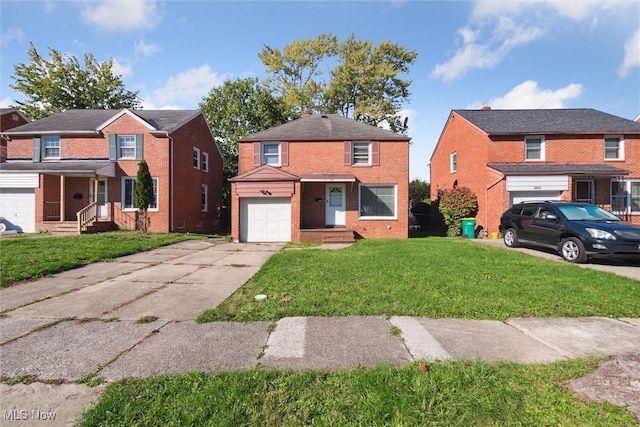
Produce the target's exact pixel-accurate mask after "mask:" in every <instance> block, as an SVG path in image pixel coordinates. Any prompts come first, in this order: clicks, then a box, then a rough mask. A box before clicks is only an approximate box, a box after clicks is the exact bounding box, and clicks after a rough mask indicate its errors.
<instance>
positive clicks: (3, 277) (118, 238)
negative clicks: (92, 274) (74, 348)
mask: <svg viewBox="0 0 640 427" xmlns="http://www.w3.org/2000/svg"><path fill="white" fill-rule="evenodd" d="M189 239H206V236H203V235H197V234H184V233H171V234H168V233H147V234H145V233H142V232H136V231H114V232H110V233H100V234H83V235H79V236H64V237H42V236H37V235H35V236H17V237H13V238H8V239H2V240H0V283H1V285H2V286H3V287H4V286H8V285H10V284H12V283H15V282H17V281H20V280H28V279H34V278H38V277H45V276H47V275H50V274H53V273H57V272H60V271H64V270H68V269H71V268H75V267H79V266H81V265H85V264H90V263H92V262H97V261H108V260H110V259H113V258H116V257H119V256H124V255H130V254H133V253H136V252H142V251H148V250H151V249H155V248H158V247H160V246H165V245H169V244H171V243H177V242H180V241H183V240H189Z"/></svg>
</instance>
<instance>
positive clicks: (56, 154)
mask: <svg viewBox="0 0 640 427" xmlns="http://www.w3.org/2000/svg"><path fill="white" fill-rule="evenodd" d="M44 158H45V159H59V158H60V137H59V136H45V137H44Z"/></svg>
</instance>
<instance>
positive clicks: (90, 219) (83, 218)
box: [76, 202, 98, 234]
mask: <svg viewBox="0 0 640 427" xmlns="http://www.w3.org/2000/svg"><path fill="white" fill-rule="evenodd" d="M76 217H77V218H78V234H80V233H82V230H85V229H86V228H87V225H91V224H93V223H94V222H96V221H97V220H98V203H96V202H93V203H91V204H90V205H87V206H85V207H84V208H82V209H80V210H79V211H78V213H76Z"/></svg>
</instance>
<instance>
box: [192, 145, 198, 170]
mask: <svg viewBox="0 0 640 427" xmlns="http://www.w3.org/2000/svg"><path fill="white" fill-rule="evenodd" d="M193 168H194V169H200V149H199V148H196V147H193Z"/></svg>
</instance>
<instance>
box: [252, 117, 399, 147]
mask: <svg viewBox="0 0 640 427" xmlns="http://www.w3.org/2000/svg"><path fill="white" fill-rule="evenodd" d="M410 139H411V138H410V137H408V136H405V135H400V134H397V133H393V132H390V131H387V130H384V129H382V128H379V127H376V126H371V125H368V124H366V123H362V122H357V121H355V120H352V119H348V118H346V117H342V116H339V115H337V114H322V115H321V114H312V115H310V116H308V117H302V118H300V119H297V120H293V121H290V122H288V123H285V124H282V125H280V126H275V127H272V128H270V129H267V130H264V131H262V132H257V133H255V134H253V135H249V136H245V137H244V138H241V141H344V140H363V141H407V142H408V141H409V140H410Z"/></svg>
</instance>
